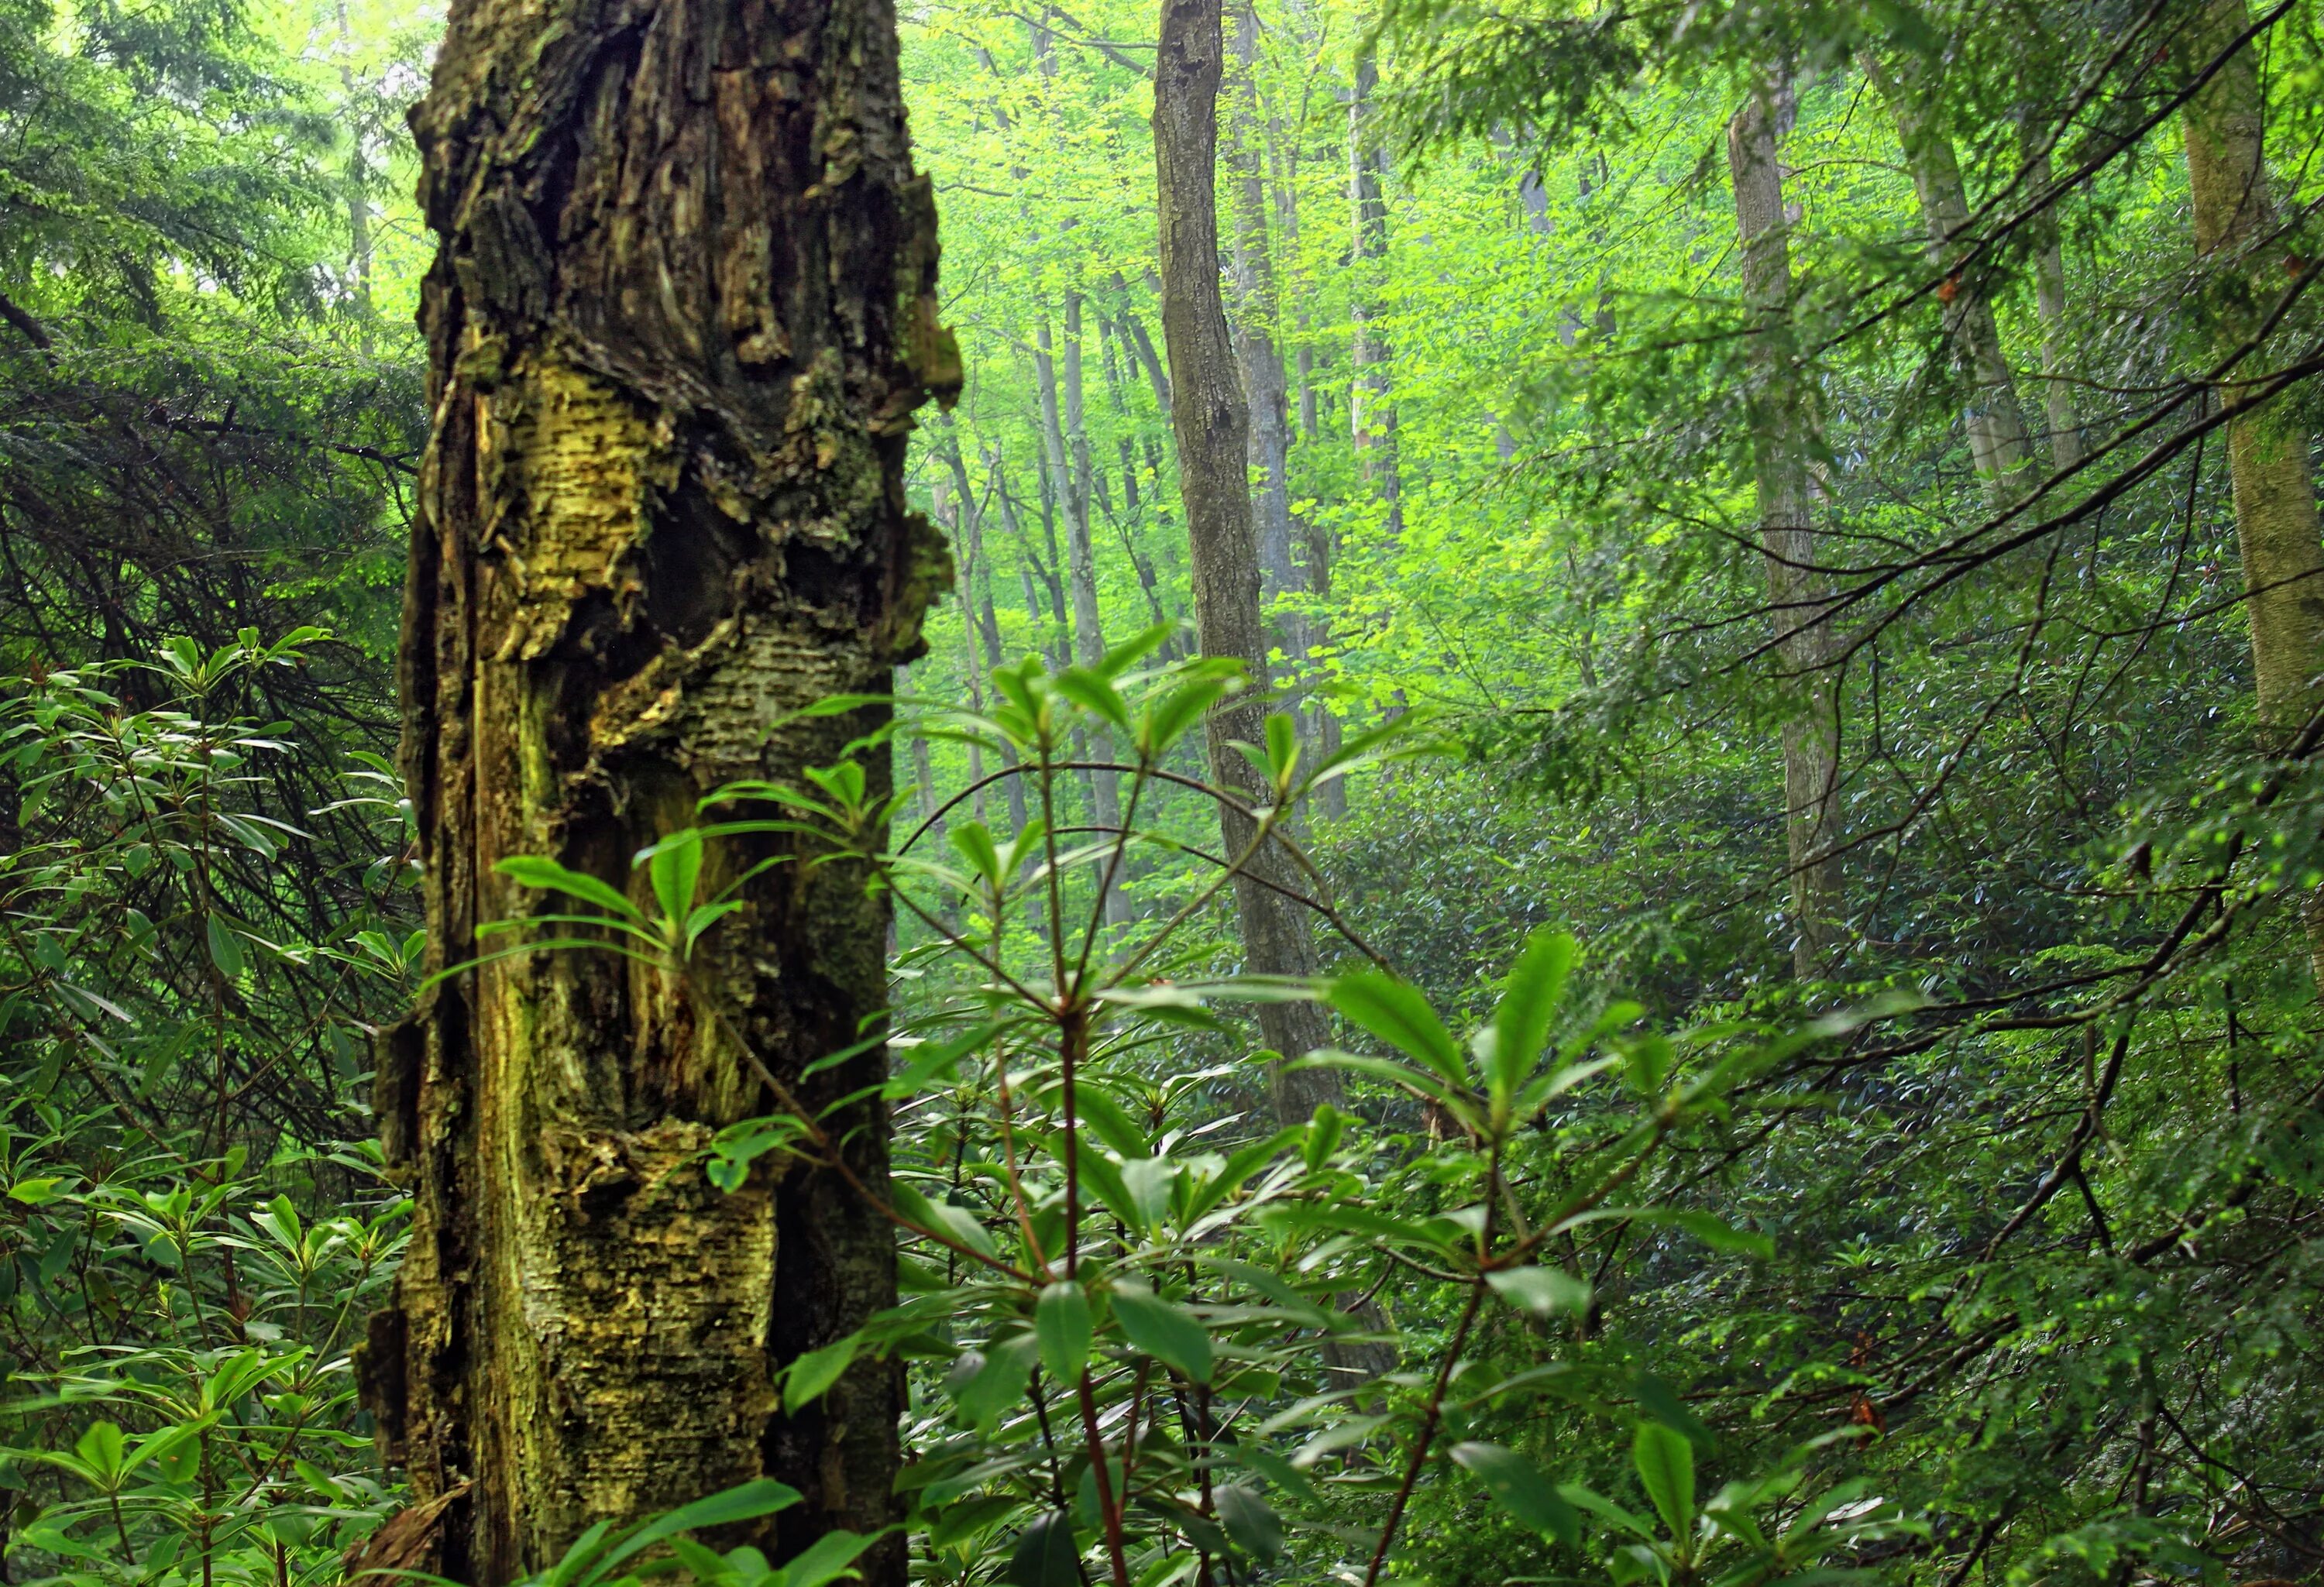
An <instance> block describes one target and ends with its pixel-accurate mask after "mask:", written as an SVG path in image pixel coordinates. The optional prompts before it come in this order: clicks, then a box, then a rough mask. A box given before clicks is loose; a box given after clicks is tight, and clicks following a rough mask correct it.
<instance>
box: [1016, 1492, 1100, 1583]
mask: <svg viewBox="0 0 2324 1587" xmlns="http://www.w3.org/2000/svg"><path fill="white" fill-rule="evenodd" d="M1080 1560H1081V1550H1080V1549H1079V1548H1077V1547H1076V1546H1074V1518H1073V1517H1071V1516H1069V1515H1067V1514H1066V1513H1065V1511H1064V1510H1061V1509H1058V1510H1050V1511H1048V1512H1047V1514H1044V1515H1038V1516H1035V1517H1034V1518H1033V1524H1032V1525H1031V1526H1029V1527H1026V1528H1025V1530H1024V1531H1023V1532H1022V1533H1020V1534H1019V1536H1018V1538H1017V1546H1016V1547H1015V1548H1014V1549H1012V1550H1010V1555H1009V1575H1008V1581H1009V1583H1010V1587H1081V1580H1082V1578H1081V1564H1080Z"/></svg>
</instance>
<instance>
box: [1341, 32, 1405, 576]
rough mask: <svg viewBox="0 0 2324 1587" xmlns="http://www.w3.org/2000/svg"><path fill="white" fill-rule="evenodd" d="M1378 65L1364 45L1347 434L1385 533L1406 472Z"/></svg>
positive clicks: (1354, 183)
mask: <svg viewBox="0 0 2324 1587" xmlns="http://www.w3.org/2000/svg"><path fill="white" fill-rule="evenodd" d="M1378 86H1379V67H1378V66H1377V65H1375V64H1374V63H1373V60H1372V56H1371V52H1370V51H1369V50H1367V51H1365V52H1364V53H1363V54H1362V55H1361V56H1360V57H1358V59H1357V60H1356V80H1355V86H1354V89H1353V91H1352V92H1351V95H1350V97H1349V99H1348V199H1349V203H1350V205H1351V208H1352V210H1353V222H1354V223H1353V226H1352V228H1351V248H1350V257H1351V261H1352V262H1353V263H1354V266H1355V268H1354V272H1353V276H1352V285H1353V291H1352V292H1351V297H1350V300H1349V304H1348V318H1349V319H1350V321H1351V323H1352V325H1353V333H1352V335H1351V339H1350V344H1349V355H1350V362H1351V364H1353V365H1354V375H1353V378H1352V379H1351V380H1350V381H1349V383H1348V433H1349V435H1350V437H1351V438H1352V439H1353V441H1354V443H1355V447H1356V472H1357V473H1358V475H1360V476H1361V477H1362V479H1363V481H1364V483H1365V484H1369V486H1371V487H1372V492H1373V494H1375V495H1376V496H1377V497H1378V498H1379V503H1380V506H1381V509H1382V512H1383V520H1384V521H1385V523H1386V525H1387V528H1388V537H1389V538H1390V539H1391V540H1394V539H1395V538H1396V537H1397V536H1399V535H1401V534H1402V533H1403V532H1404V471H1403V466H1402V464H1401V461H1400V459H1399V458H1398V457H1397V436H1396V397H1395V390H1394V385H1393V381H1392V378H1391V376H1390V374H1389V370H1388V362H1389V348H1388V337H1387V336H1386V334H1385V333H1383V332H1382V331H1381V329H1380V328H1379V318H1380V309H1379V300H1378V293H1379V280H1378V279H1377V278H1378V272H1379V267H1378V263H1377V262H1378V261H1379V260H1382V259H1385V258H1386V257H1387V256H1388V198H1387V196H1386V193H1385V192H1384V191H1383V189H1382V187H1381V184H1380V174H1381V171H1382V170H1383V167H1384V165H1385V156H1383V155H1382V153H1381V152H1380V151H1379V149H1378V148H1377V147H1375V145H1374V141H1373V138H1372V133H1371V118H1372V90H1373V89H1374V88H1377V87H1378Z"/></svg>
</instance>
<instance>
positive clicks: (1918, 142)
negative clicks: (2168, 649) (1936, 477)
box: [1858, 51, 2033, 505]
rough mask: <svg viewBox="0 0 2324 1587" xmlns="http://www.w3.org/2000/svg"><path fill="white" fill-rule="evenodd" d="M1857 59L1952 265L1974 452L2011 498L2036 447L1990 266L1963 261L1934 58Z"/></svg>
mask: <svg viewBox="0 0 2324 1587" xmlns="http://www.w3.org/2000/svg"><path fill="white" fill-rule="evenodd" d="M1858 60H1860V61H1861V62H1862V64H1863V68H1864V72H1865V75H1866V76H1867V77H1868V78H1871V79H1872V81H1873V84H1874V86H1875V87H1876V88H1878V89H1879V91H1880V95H1881V97H1883V98H1884V99H1886V101H1887V102H1888V110H1889V114H1890V115H1893V116H1894V117H1895V122H1896V140H1897V143H1899V144H1900V145H1901V146H1902V148H1903V149H1904V164H1905V166H1906V168H1907V169H1908V170H1910V171H1912V173H1913V190H1914V193H1915V194H1916V195H1918V197H1919V198H1920V201H1921V220H1922V224H1923V226H1926V227H1927V228H1928V233H1929V260H1930V263H1932V264H1934V265H1935V266H1936V267H1937V269H1938V270H1940V271H1941V272H1946V275H1945V285H1944V287H1943V289H1942V291H1941V294H1940V295H1941V296H1942V297H1944V298H1945V336H1946V339H1947V341H1949V342H1950V344H1951V345H1952V350H1953V357H1954V359H1955V360H1956V361H1957V362H1958V363H1959V364H1960V367H1961V369H1962V370H1963V371H1964V372H1965V373H1966V374H1967V375H1968V376H1969V405H1968V411H1967V414H1966V416H1965V418H1966V428H1967V429H1968V431H1969V457H1971V459H1972V460H1973V461H1974V462H1975V463H1976V465H1977V472H1978V477H1979V478H1980V479H1982V480H1983V481H1984V482H1985V486H1986V490H1987V494H1990V495H1991V496H1992V497H1993V499H1994V501H1995V502H1996V503H1997V504H2000V505H2006V504H2007V503H2010V502H2011V501H2014V500H2015V498H2016V497H2017V495H2018V494H2020V493H2022V492H2023V491H2024V488H2025V484H2026V481H2025V477H2024V476H2025V474H2026V472H2027V465H2028V464H2030V463H2031V462H2032V461H2033V445H2032V443H2031V442H2030V441H2029V440H2028V439H2027V438H2026V434H2025V419H2024V414H2023V413H2022V412H2021V411H2019V409H2018V406H2017V381H2016V377H2015V375H2014V374H2012V373H2011V372H2010V368H2009V357H2008V355H2007V353H2006V351H2005V350H2004V349H2003V347H2002V345H2001V325H2000V322H1999V321H1998V320H1997V319H1996V318H1994V315H1993V300H1992V298H1991V297H1990V296H1989V295H1988V294H1987V290H1986V279H1985V268H1984V267H1983V266H1981V265H1970V266H1968V267H1963V266H1961V265H1960V263H1959V261H1960V255H1961V254H1962V253H1963V252H1964V251H1965V250H1966V247H1967V245H1968V244H1969V240H1970V239H1969V193H1968V189H1966V188H1965V187H1964V186H1963V184H1962V182H1961V173H1960V159H1959V158H1958V157H1957V156H1956V155H1955V154H1954V152H1953V141H1952V138H1951V136H1950V134H1947V133H1946V131H1945V129H1944V125H1943V123H1942V121H1941V119H1940V113H1939V106H1938V103H1937V91H1938V85H1937V82H1936V80H1935V76H1934V73H1933V71H1932V68H1931V66H1930V64H1929V63H1928V62H1926V61H1924V60H1922V58H1921V57H1919V56H1917V55H1914V54H1910V53H1908V54H1906V55H1904V57H1902V58H1901V59H1900V60H1899V61H1898V63H1897V64H1896V65H1895V66H1894V67H1890V66H1888V65H1887V64H1886V63H1885V62H1883V61H1882V60H1879V58H1878V57H1877V56H1875V55H1874V54H1873V53H1872V52H1871V51H1864V52H1863V53H1862V54H1861V55H1860V56H1859V57H1858Z"/></svg>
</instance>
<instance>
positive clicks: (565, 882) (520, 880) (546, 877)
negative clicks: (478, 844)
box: [493, 854, 642, 920]
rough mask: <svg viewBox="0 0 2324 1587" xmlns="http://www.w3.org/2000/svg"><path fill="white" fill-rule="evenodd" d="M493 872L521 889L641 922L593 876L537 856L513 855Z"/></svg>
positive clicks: (632, 909) (625, 901)
mask: <svg viewBox="0 0 2324 1587" xmlns="http://www.w3.org/2000/svg"><path fill="white" fill-rule="evenodd" d="M493 871H494V872H496V873H498V874H499V875H502V876H505V877H507V878H508V879H509V880H510V881H513V882H515V883H516V884H517V885H518V886H520V887H530V888H536V889H539V890H542V891H545V892H561V893H565V894H567V895H568V896H570V897H573V898H576V899H579V900H582V901H583V902H585V903H592V904H595V905H596V906H597V907H598V908H600V909H607V910H610V911H612V912H613V914H616V915H621V916H624V917H626V918H629V919H632V920H635V919H640V918H642V912H641V910H640V909H638V907H637V906H636V905H635V904H633V903H632V902H630V900H628V899H626V898H624V897H622V894H621V893H620V891H618V890H616V889H614V888H613V887H610V886H608V885H607V884H606V883H604V882H602V881H598V880H597V879H596V878H595V877H594V876H586V875H584V874H582V873H581V872H578V871H567V869H566V868H565V867H564V866H562V865H560V864H558V863H557V862H556V861H554V860H551V859H548V858H545V857H543V856H541V855H539V854H512V855H511V856H509V857H508V858H507V859H505V860H503V861H502V862H501V863H499V864H497V865H494V866H493Z"/></svg>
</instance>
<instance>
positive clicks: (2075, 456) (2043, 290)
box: [2029, 152, 2083, 468]
mask: <svg viewBox="0 0 2324 1587" xmlns="http://www.w3.org/2000/svg"><path fill="white" fill-rule="evenodd" d="M2029 175H2030V180H2031V183H2032V186H2033V189H2035V190H2036V191H2037V192H2038V191H2042V190H2044V189H2047V188H2048V187H2049V186H2050V182H2051V174H2050V156H2049V155H2048V154H2047V153H2046V152H2045V153H2043V154H2042V155H2041V156H2039V157H2038V158H2036V159H2035V160H2034V161H2033V167H2032V170H2031V171H2030V173H2029ZM2060 202H2062V199H2060V200H2053V201H2052V203H2050V204H2049V205H2048V206H2046V207H2045V208H2043V211H2042V213H2041V215H2040V216H2039V217H2037V218H2036V219H2035V220H2034V222H2033V308H2034V312H2035V313H2036V314H2037V315H2038V316H2039V317H2040V318H2041V321H2042V417H2043V420H2045V421H2046V422H2047V423H2048V425H2049V429H2050V463H2051V466H2052V467H2056V468H2071V467H2072V466H2074V465H2075V464H2077V463H2080V461H2081V460H2082V455H2083V447H2082V421H2081V417H2080V414H2079V413H2077V412H2076V411H2075V408H2074V388H2073V386H2072V385H2071V384H2070V376H2069V370H2070V366H2071V364H2072V357H2071V355H2070V353H2069V351H2068V346H2067V339H2066V338H2067V334H2068V332H2067V327H2066V251H2065V249H2064V247H2063V246H2062V245H2061V243H2060V241H2059V228H2058V204H2059V203H2060Z"/></svg>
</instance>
